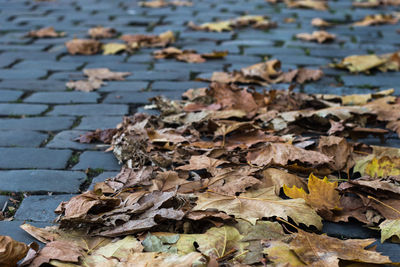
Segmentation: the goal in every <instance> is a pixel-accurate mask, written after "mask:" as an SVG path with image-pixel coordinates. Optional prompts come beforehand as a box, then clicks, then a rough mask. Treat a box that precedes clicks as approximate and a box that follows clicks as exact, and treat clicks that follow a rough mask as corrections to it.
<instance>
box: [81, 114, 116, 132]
mask: <svg viewBox="0 0 400 267" xmlns="http://www.w3.org/2000/svg"><path fill="white" fill-rule="evenodd" d="M120 122H122V117H121V116H113V117H111V116H91V117H83V118H82V120H81V123H80V124H79V125H78V126H77V127H76V128H75V129H77V130H96V129H109V128H115V127H116V126H117V124H118V123H120Z"/></svg>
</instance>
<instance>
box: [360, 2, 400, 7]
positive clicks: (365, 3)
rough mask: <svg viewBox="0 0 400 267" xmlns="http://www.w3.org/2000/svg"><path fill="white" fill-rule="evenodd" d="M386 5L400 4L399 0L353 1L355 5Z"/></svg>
mask: <svg viewBox="0 0 400 267" xmlns="http://www.w3.org/2000/svg"><path fill="white" fill-rule="evenodd" d="M384 5H393V6H398V5H400V1H399V0H366V1H363V0H356V1H353V6H355V7H366V8H370V7H379V6H384Z"/></svg>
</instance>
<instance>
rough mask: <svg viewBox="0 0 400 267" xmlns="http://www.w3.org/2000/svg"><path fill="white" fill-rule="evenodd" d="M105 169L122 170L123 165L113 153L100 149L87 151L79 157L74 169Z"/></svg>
mask: <svg viewBox="0 0 400 267" xmlns="http://www.w3.org/2000/svg"><path fill="white" fill-rule="evenodd" d="M88 168H90V169H103V170H106V171H115V170H120V169H121V166H120V165H119V164H118V161H117V159H116V158H115V156H114V154H113V153H110V152H108V153H105V152H99V151H85V152H83V153H82V154H81V156H80V157H79V163H78V164H76V165H75V166H74V167H73V168H72V169H73V170H86V169H88Z"/></svg>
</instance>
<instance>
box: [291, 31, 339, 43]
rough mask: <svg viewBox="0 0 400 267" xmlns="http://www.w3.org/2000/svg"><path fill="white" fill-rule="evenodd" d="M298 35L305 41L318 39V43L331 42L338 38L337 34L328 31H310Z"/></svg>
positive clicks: (297, 35)
mask: <svg viewBox="0 0 400 267" xmlns="http://www.w3.org/2000/svg"><path fill="white" fill-rule="evenodd" d="M296 37H297V38H299V39H302V40H305V41H317V42H318V43H320V44H321V43H325V42H330V41H333V40H335V39H336V35H334V34H330V33H328V32H326V31H314V32H313V33H312V34H310V33H298V34H296Z"/></svg>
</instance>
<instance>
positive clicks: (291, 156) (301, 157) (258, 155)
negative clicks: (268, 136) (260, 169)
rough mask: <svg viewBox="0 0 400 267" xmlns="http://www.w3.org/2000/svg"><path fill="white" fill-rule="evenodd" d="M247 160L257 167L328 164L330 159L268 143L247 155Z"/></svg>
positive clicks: (319, 154)
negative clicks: (298, 163)
mask: <svg viewBox="0 0 400 267" xmlns="http://www.w3.org/2000/svg"><path fill="white" fill-rule="evenodd" d="M247 160H248V161H249V162H250V163H251V164H254V165H257V166H270V165H281V166H286V165H288V163H289V162H292V163H294V162H300V163H302V164H309V165H311V166H318V165H323V164H329V163H331V162H332V158H331V157H328V156H326V155H324V154H322V153H320V152H316V151H311V150H305V149H302V148H299V147H296V146H293V145H291V144H284V143H268V144H267V145H265V146H264V147H263V148H261V149H258V150H256V151H251V152H249V153H248V154H247Z"/></svg>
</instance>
